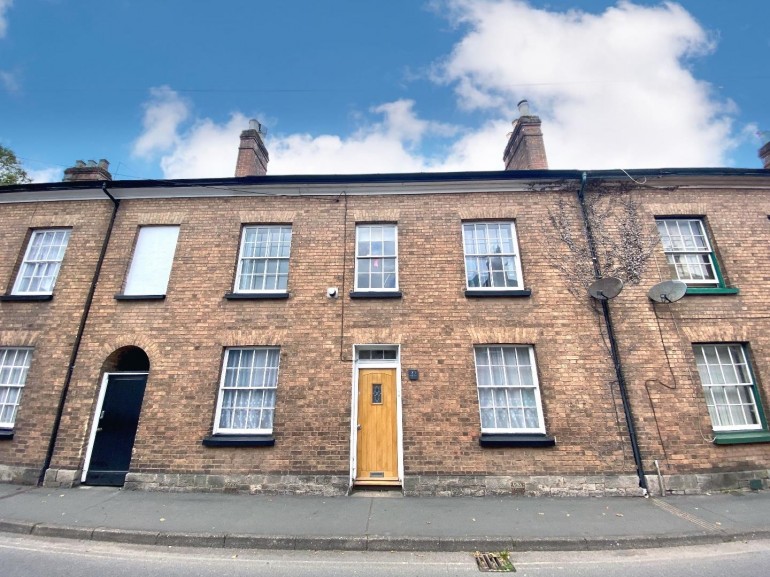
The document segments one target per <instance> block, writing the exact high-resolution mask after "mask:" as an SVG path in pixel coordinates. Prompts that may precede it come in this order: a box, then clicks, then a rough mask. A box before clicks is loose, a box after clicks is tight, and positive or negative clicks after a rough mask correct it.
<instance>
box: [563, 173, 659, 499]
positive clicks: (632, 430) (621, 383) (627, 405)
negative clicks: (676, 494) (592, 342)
mask: <svg viewBox="0 0 770 577" xmlns="http://www.w3.org/2000/svg"><path fill="white" fill-rule="evenodd" d="M587 182H588V174H587V173H585V172H584V173H583V177H582V179H581V181H580V189H579V190H578V200H579V201H580V210H581V212H582V213H583V222H584V223H585V226H586V239H587V240H588V250H589V251H590V252H591V260H592V261H593V264H594V275H595V276H596V278H597V279H599V278H600V277H601V269H600V268H599V258H598V255H597V253H596V242H595V240H594V232H593V229H592V227H591V221H590V220H589V218H588V212H587V210H586V201H585V187H586V183H587ZM599 302H600V303H601V305H602V313H603V315H604V325H605V327H606V328H607V337H608V340H609V341H610V356H611V357H612V364H613V365H614V366H615V376H616V378H617V380H618V388H619V389H620V399H621V402H622V403H623V413H624V414H625V416H626V426H627V427H628V436H629V438H630V439H631V451H632V452H633V454H634V463H635V464H636V474H637V476H638V477H639V486H640V487H641V488H642V490H643V491H644V495H645V496H647V495H648V494H649V491H648V489H647V478H646V477H645V475H644V465H643V464H642V454H641V451H640V450H639V440H638V438H637V436H636V427H635V426H634V416H633V414H632V412H631V402H630V401H629V399H628V391H627V389H626V379H625V377H624V376H623V365H622V364H621V362H620V352H619V351H618V343H617V341H616V340H615V330H614V328H613V325H612V316H611V315H610V305H609V302H608V301H607V300H606V299H602V300H600V301H599Z"/></svg>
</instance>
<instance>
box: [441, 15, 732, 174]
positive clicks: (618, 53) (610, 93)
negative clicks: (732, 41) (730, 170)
mask: <svg viewBox="0 0 770 577" xmlns="http://www.w3.org/2000/svg"><path fill="white" fill-rule="evenodd" d="M448 5H449V6H450V8H451V9H452V10H451V14H452V18H453V19H454V21H455V22H456V23H457V24H458V25H459V26H463V27H465V28H466V29H467V31H466V33H465V35H464V37H463V38H462V40H461V41H460V42H459V43H458V44H457V45H456V46H455V48H454V50H453V51H452V53H451V54H450V55H449V56H448V58H447V59H446V60H445V61H444V62H443V63H442V65H441V66H440V67H439V73H438V75H439V77H440V79H441V80H443V81H444V82H446V83H451V84H452V85H454V87H455V91H456V94H457V97H458V104H459V105H460V106H463V107H465V108H468V109H482V110H485V111H488V112H490V113H492V114H493V115H496V114H503V115H504V116H505V117H508V118H514V117H515V116H517V114H516V112H515V109H514V106H515V104H516V102H518V100H520V99H521V98H528V99H529V100H530V103H531V105H532V107H533V109H534V111H535V113H537V114H539V115H540V116H541V117H542V119H543V132H544V135H545V142H546V152H547V154H548V157H549V165H550V166H551V167H552V168H621V167H622V168H628V167H660V166H712V165H721V164H723V163H724V162H725V159H726V158H727V156H728V154H729V151H730V150H731V149H732V148H733V147H734V146H735V142H734V140H733V138H732V137H731V113H732V112H733V111H732V109H731V104H730V103H729V102H721V101H719V100H718V99H716V98H715V97H714V96H713V94H712V93H711V91H710V87H709V86H708V85H707V84H705V83H703V82H701V81H698V80H697V79H696V78H695V77H694V76H693V74H692V72H691V71H690V70H689V69H688V67H687V64H688V59H690V58H691V57H694V56H701V55H704V54H707V53H708V52H709V51H711V50H713V48H714V46H713V44H712V42H711V40H710V38H709V36H708V34H707V33H706V31H705V30H704V29H703V28H702V27H701V26H700V25H699V24H698V23H697V22H696V21H695V19H694V18H693V17H692V16H691V15H690V14H689V13H687V12H686V11H685V10H684V9H683V8H682V7H681V6H679V5H678V4H673V3H666V4H662V5H660V6H654V7H649V6H638V5H634V4H632V3H629V2H620V3H618V5H617V6H615V7H611V8H608V9H607V10H605V11H604V12H603V13H601V14H589V13H586V12H581V11H577V10H572V11H569V12H551V11H547V10H541V9H536V8H533V7H532V6H530V5H529V4H527V3H526V2H521V1H513V0H473V1H471V0H449V2H448Z"/></svg>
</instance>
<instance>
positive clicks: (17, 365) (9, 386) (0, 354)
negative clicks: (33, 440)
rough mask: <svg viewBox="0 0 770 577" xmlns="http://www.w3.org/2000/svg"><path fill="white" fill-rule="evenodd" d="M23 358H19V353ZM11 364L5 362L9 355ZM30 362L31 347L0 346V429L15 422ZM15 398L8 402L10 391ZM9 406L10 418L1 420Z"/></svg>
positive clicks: (6, 427)
mask: <svg viewBox="0 0 770 577" xmlns="http://www.w3.org/2000/svg"><path fill="white" fill-rule="evenodd" d="M20 354H21V355H23V358H21V359H19V355H20ZM11 355H12V356H13V359H11V360H10V361H11V363H12V364H6V363H7V362H8V361H9V356H11ZM31 362H32V348H30V347H0V429H12V428H13V427H14V424H15V423H16V415H17V413H18V410H19V405H21V397H22V395H23V393H24V385H25V384H26V382H27V374H28V373H29V366H30V364H31ZM14 390H16V391H17V392H16V393H14V395H15V397H16V399H15V400H14V401H13V402H8V399H9V398H10V395H11V393H12V391H14ZM7 407H10V408H11V409H10V412H11V417H10V419H6V420H2V418H3V413H5V412H6V408H7Z"/></svg>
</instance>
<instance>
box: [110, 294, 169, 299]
mask: <svg viewBox="0 0 770 577" xmlns="http://www.w3.org/2000/svg"><path fill="white" fill-rule="evenodd" d="M165 298H166V295H124V294H116V295H115V300H116V301H162V300H165Z"/></svg>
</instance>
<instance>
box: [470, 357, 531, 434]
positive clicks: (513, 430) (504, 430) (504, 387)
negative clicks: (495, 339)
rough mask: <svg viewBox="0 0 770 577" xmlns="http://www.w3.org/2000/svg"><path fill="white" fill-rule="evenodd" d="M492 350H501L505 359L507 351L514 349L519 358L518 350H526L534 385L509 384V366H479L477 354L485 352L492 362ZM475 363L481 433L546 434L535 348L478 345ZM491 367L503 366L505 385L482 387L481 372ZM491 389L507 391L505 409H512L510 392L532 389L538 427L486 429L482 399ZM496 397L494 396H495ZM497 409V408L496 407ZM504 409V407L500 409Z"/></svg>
mask: <svg viewBox="0 0 770 577" xmlns="http://www.w3.org/2000/svg"><path fill="white" fill-rule="evenodd" d="M491 349H500V351H501V356H502V358H503V359H504V358H505V349H514V350H516V355H517V358H518V350H520V349H526V350H527V352H528V355H529V363H530V364H529V366H530V367H531V377H532V384H531V385H521V384H518V385H514V384H510V385H509V384H508V374H507V371H506V368H507V367H508V365H491V364H489V365H479V363H478V358H477V353H478V352H480V351H485V353H486V357H487V359H488V360H490V362H491V357H490V350H491ZM473 362H474V365H475V367H476V393H477V396H478V402H479V424H480V426H481V432H482V433H495V434H522V433H524V434H526V433H530V434H533V433H534V434H539V433H542V434H545V420H544V418H543V403H542V399H541V398H540V382H539V380H538V375H537V364H536V360H535V347H534V346H532V345H513V344H506V345H503V344H485V345H476V346H475V347H474V348H473ZM491 366H501V367H502V374H503V383H502V384H495V383H492V384H491V385H483V386H482V385H481V379H480V378H479V377H480V371H481V370H483V368H484V367H491ZM519 366H522V365H518V364H517V365H512V367H516V368H517V367H519ZM489 375H490V381H491V380H492V379H493V378H494V377H493V373H492V372H491V371H490V373H489ZM482 388H485V389H487V388H488V389H491V390H493V391H494V390H501V389H502V390H505V391H506V395H505V396H506V405H505V408H510V407H511V406H512V405H511V403H510V401H509V397H508V391H510V390H519V389H531V390H533V391H534V398H535V407H534V408H535V409H536V414H537V420H538V426H537V427H496V426H495V427H485V426H484V425H483V422H484V419H483V417H482V409H483V408H485V407H482V399H481V389H482ZM493 396H494V395H493ZM494 408H497V407H494ZM500 408H502V407H500Z"/></svg>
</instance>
